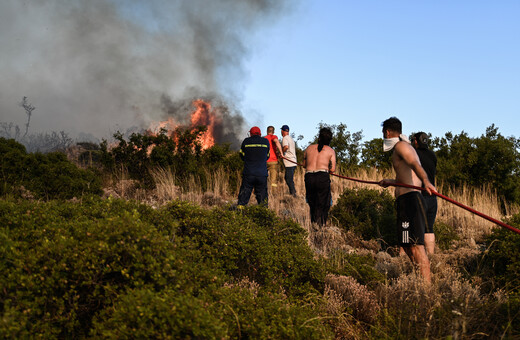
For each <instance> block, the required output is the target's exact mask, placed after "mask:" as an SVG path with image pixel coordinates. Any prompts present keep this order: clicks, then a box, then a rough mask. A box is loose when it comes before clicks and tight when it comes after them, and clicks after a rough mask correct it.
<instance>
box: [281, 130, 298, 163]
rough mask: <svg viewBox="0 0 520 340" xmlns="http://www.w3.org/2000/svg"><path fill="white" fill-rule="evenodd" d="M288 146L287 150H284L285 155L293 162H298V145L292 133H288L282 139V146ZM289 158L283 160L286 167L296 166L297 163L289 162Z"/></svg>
mask: <svg viewBox="0 0 520 340" xmlns="http://www.w3.org/2000/svg"><path fill="white" fill-rule="evenodd" d="M285 146H288V147H289V148H288V149H287V151H285V152H284V154H283V156H284V157H285V158H287V159H290V160H291V161H293V162H296V145H295V144H294V140H293V139H292V137H291V136H290V135H286V136H284V137H283V139H282V148H283V147H285ZM287 159H284V160H283V164H284V165H285V166H286V167H292V166H296V165H297V164H296V163H292V162H289V161H288V160H287Z"/></svg>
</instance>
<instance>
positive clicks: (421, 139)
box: [412, 132, 437, 254]
mask: <svg viewBox="0 0 520 340" xmlns="http://www.w3.org/2000/svg"><path fill="white" fill-rule="evenodd" d="M428 142H429V138H428V135H427V134H426V133H424V132H417V133H416V134H414V135H413V136H412V145H413V147H414V148H415V151H416V152H417V155H418V156H419V160H420V161H421V166H422V167H423V169H424V171H426V174H427V175H428V180H429V181H430V183H431V184H433V185H435V175H436V173H437V157H436V156H435V153H434V152H433V151H432V150H430V149H428ZM422 194H423V197H424V200H425V202H426V219H427V220H428V224H427V226H426V232H425V234H424V244H425V246H426V252H427V253H428V254H433V253H434V252H435V234H434V233H433V224H434V223H435V218H436V217H437V196H435V195H429V194H428V193H427V192H426V191H423V192H422Z"/></svg>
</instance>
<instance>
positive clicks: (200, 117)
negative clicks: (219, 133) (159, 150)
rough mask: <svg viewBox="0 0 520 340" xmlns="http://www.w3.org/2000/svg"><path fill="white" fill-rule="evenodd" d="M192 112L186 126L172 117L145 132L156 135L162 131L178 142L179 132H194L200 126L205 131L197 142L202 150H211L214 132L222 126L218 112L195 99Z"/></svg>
mask: <svg viewBox="0 0 520 340" xmlns="http://www.w3.org/2000/svg"><path fill="white" fill-rule="evenodd" d="M192 105H193V108H194V109H193V111H192V112H191V113H190V115H189V123H188V125H183V124H182V123H180V122H178V121H177V119H176V118H175V117H173V116H170V117H168V119H166V120H163V121H161V122H159V123H154V124H152V126H151V127H150V128H149V129H148V130H147V133H148V134H151V135H157V134H158V133H160V132H161V131H163V130H166V134H167V135H168V136H169V137H170V138H172V139H173V140H175V141H178V138H179V133H180V131H181V130H182V131H186V130H187V131H190V132H192V133H194V132H196V130H197V129H199V128H200V127H201V126H204V127H205V131H203V132H202V133H201V134H199V135H198V137H197V141H198V142H199V143H200V145H201V147H202V149H203V150H206V149H209V148H211V147H212V146H213V145H215V140H216V136H215V132H216V130H217V129H218V127H220V126H221V125H222V119H221V118H220V117H218V110H216V109H213V108H212V106H211V103H210V102H208V101H205V100H203V99H195V100H193V101H192Z"/></svg>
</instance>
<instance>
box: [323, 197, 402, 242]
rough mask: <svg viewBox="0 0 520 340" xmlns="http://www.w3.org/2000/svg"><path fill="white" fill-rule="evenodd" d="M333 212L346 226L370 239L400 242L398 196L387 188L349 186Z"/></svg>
mask: <svg viewBox="0 0 520 340" xmlns="http://www.w3.org/2000/svg"><path fill="white" fill-rule="evenodd" d="M330 214H331V216H332V217H333V218H335V219H336V220H337V221H338V224H339V225H340V226H341V227H342V228H344V229H345V230H351V231H353V232H355V233H357V234H359V235H361V237H363V238H364V239H366V240H368V239H379V240H382V241H383V244H386V245H395V244H397V234H396V229H395V224H396V222H395V221H396V219H395V210H394V198H393V197H392V196H391V195H390V194H389V193H388V192H386V191H381V192H379V191H377V190H371V189H357V190H355V189H345V191H344V192H343V193H342V194H341V196H340V197H339V199H338V202H337V204H336V205H335V206H334V207H332V209H331V212H330Z"/></svg>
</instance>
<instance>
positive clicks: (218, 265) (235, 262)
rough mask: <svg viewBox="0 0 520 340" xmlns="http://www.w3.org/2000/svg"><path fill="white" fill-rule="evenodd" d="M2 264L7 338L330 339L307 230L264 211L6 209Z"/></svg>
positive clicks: (102, 205) (111, 203)
mask: <svg viewBox="0 0 520 340" xmlns="http://www.w3.org/2000/svg"><path fill="white" fill-rule="evenodd" d="M265 221H269V224H268V225H267V226H266V225H263V224H257V223H264V222H265ZM0 256H2V259H3V261H1V262H0V271H1V272H2V276H0V287H2V289H0V301H1V303H0V314H1V317H0V337H2V338H34V337H43V338H83V337H87V336H93V337H107V338H116V337H117V338H120V337H133V336H137V337H141V336H142V337H144V338H148V337H151V338H157V337H171V338H188V337H192V338H230V337H240V336H242V337H246V338H247V337H271V338H287V337H292V338H294V337H296V338H316V337H318V338H327V337H329V335H330V333H329V331H328V328H327V327H328V326H327V327H326V326H324V323H322V321H321V319H320V311H319V308H317V307H316V305H317V300H316V299H317V297H316V296H317V295H316V294H318V293H317V292H318V291H321V290H322V289H323V279H324V270H323V268H322V266H320V263H318V261H316V260H315V259H314V257H313V254H312V251H311V250H310V249H309V247H308V246H307V244H306V241H305V233H304V231H303V229H302V228H301V227H299V226H298V225H297V224H296V223H294V222H293V221H284V220H280V219H279V218H277V217H276V216H275V215H274V214H273V213H272V212H270V211H269V210H267V209H265V208H261V207H257V206H254V207H251V208H248V209H245V210H244V211H229V210H224V209H214V210H204V209H202V208H200V207H198V206H194V205H191V204H187V203H184V202H173V203H172V204H170V205H169V206H167V207H164V208H160V209H152V208H150V207H148V206H145V205H142V204H138V203H136V202H126V201H123V200H114V199H107V200H101V199H95V198H91V199H85V200H83V201H82V202H81V203H73V202H60V201H50V202H30V201H14V200H1V201H0ZM243 282H249V283H250V284H249V286H244V285H243ZM251 287H255V288H254V289H251ZM313 296H314V298H313ZM138 306H139V308H137V307H138ZM172 310H174V311H175V313H172ZM237 320H238V321H237ZM237 322H238V324H239V325H240V326H239V327H238V326H237ZM133 328H136V331H134V330H133Z"/></svg>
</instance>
